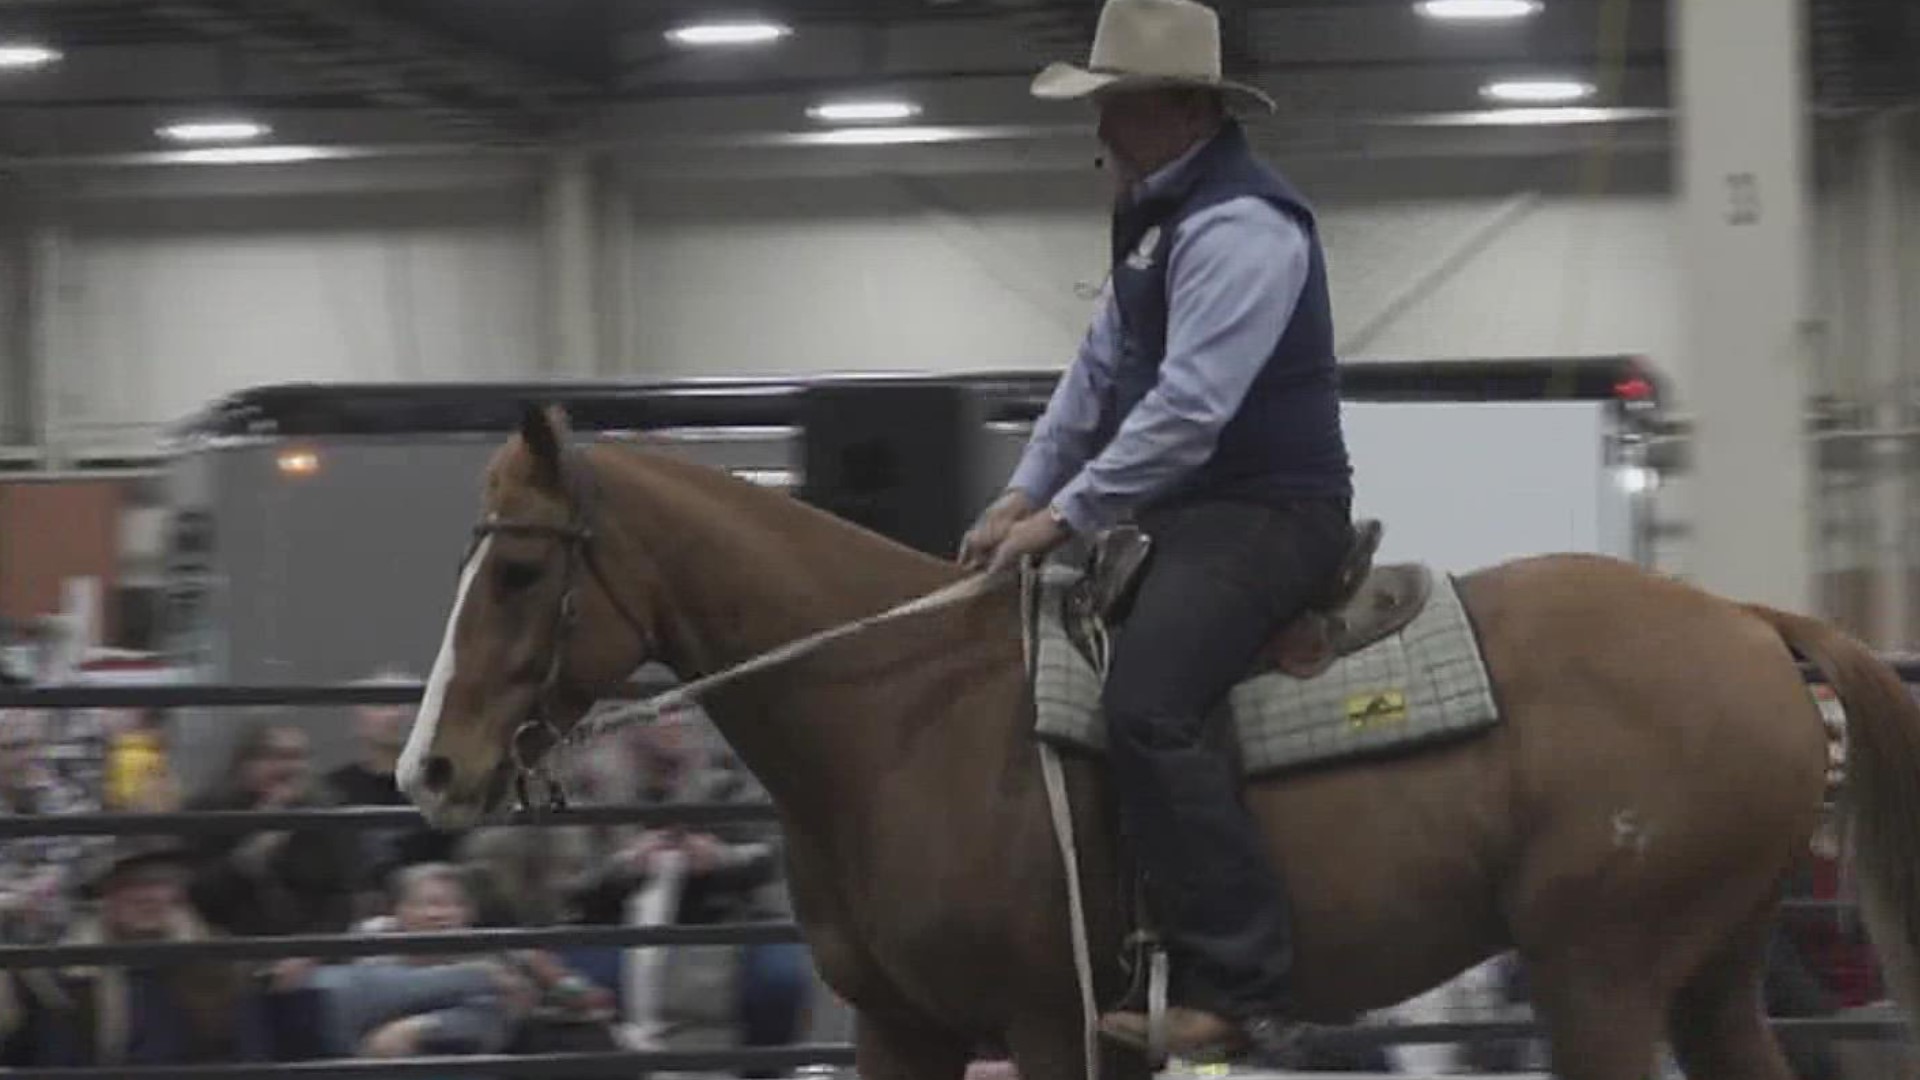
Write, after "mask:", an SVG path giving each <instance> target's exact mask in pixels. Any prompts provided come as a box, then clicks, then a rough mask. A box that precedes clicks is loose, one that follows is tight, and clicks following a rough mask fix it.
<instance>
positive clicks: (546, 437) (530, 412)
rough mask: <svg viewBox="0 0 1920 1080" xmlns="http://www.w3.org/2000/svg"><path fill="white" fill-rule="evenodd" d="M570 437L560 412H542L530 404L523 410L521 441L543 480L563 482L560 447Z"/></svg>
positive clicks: (538, 407) (546, 410) (521, 412)
mask: <svg viewBox="0 0 1920 1080" xmlns="http://www.w3.org/2000/svg"><path fill="white" fill-rule="evenodd" d="M565 433H566V416H565V414H564V413H562V412H560V411H559V409H558V408H551V409H542V408H541V407H540V406H538V405H535V404H534V403H533V402H531V401H529V402H526V403H525V404H523V405H521V406H520V438H521V441H523V442H525V443H526V444H527V452H528V453H529V454H530V455H532V457H533V463H534V466H535V468H536V470H537V471H538V472H539V474H540V476H541V478H542V479H543V480H546V481H548V482H558V481H559V479H560V446H561V440H562V439H563V438H564V436H565Z"/></svg>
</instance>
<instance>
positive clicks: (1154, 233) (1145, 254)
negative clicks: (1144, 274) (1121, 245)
mask: <svg viewBox="0 0 1920 1080" xmlns="http://www.w3.org/2000/svg"><path fill="white" fill-rule="evenodd" d="M1159 247H1160V226H1158V225H1155V226H1153V227H1152V228H1150V229H1148V230H1147V234H1146V235H1145V236H1142V237H1141V238H1140V244H1139V246H1138V247H1135V248H1134V249H1133V254H1131V255H1129V256H1127V265H1128V266H1130V267H1132V268H1133V269H1135V270H1147V269H1151V268H1152V267H1153V253H1154V252H1155V251H1156V250H1158V249H1159Z"/></svg>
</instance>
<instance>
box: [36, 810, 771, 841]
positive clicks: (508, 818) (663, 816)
mask: <svg viewBox="0 0 1920 1080" xmlns="http://www.w3.org/2000/svg"><path fill="white" fill-rule="evenodd" d="M772 820H774V809H773V805H772V804H771V803H767V802H738V803H694V802H687V803H664V804H656V805H638V804H635V805H609V806H578V807H572V806H570V807H568V808H566V809H565V810H517V811H514V812H512V813H511V814H502V815H501V816H500V818H499V819H498V820H491V819H490V820H488V821H487V822H486V823H485V824H486V825H487V826H489V827H492V826H498V825H537V826H561V825H737V824H743V823H747V822H765V821H772ZM426 823H427V822H426V818H424V817H422V816H421V815H420V811H418V810H416V809H414V808H413V807H410V806H328V807H314V808H310V809H300V810H180V811H175V812H173V813H164V814H130V813H119V812H113V813H107V812H82V813H72V814H48V815H44V816H0V840H16V839H20V838H22V837H41V836H234V835H242V834H246V833H254V832H276V831H281V830H289V829H339V830H342V831H354V830H361V829H412V828H421V827H424V826H425V825H426Z"/></svg>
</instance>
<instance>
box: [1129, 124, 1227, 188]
mask: <svg viewBox="0 0 1920 1080" xmlns="http://www.w3.org/2000/svg"><path fill="white" fill-rule="evenodd" d="M1220 134H1221V133H1220V131H1215V132H1214V133H1213V134H1211V135H1208V136H1207V137H1205V138H1202V139H1196V140H1194V143H1193V145H1192V146H1189V147H1187V148H1186V149H1185V150H1183V151H1181V152H1180V156H1179V157H1177V158H1174V159H1173V160H1172V161H1169V162H1167V163H1166V164H1165V165H1162V166H1160V167H1159V168H1158V169H1155V170H1154V171H1152V172H1151V173H1148V174H1147V176H1146V178H1145V179H1142V180H1139V181H1136V182H1135V183H1134V185H1133V199H1134V201H1135V202H1139V201H1141V200H1144V199H1150V198H1152V197H1153V196H1155V195H1163V194H1165V193H1166V191H1167V189H1168V188H1171V187H1172V186H1173V185H1174V184H1175V183H1176V182H1177V181H1178V180H1179V178H1180V174H1181V173H1183V172H1185V171H1186V168H1187V166H1189V165H1191V164H1193V159H1194V158H1197V157H1199V156H1200V151H1202V150H1205V149H1206V148H1207V146H1208V144H1210V143H1212V142H1213V140H1215V139H1217V138H1219V137H1220Z"/></svg>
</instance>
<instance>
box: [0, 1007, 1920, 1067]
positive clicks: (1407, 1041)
mask: <svg viewBox="0 0 1920 1080" xmlns="http://www.w3.org/2000/svg"><path fill="white" fill-rule="evenodd" d="M1771 1024H1772V1026H1773V1029H1774V1031H1775V1033H1776V1034H1778V1035H1779V1036H1780V1037H1781V1039H1782V1040H1783V1041H1785V1042H1789V1043H1794V1044H1800V1045H1806V1044H1809V1043H1822V1042H1835V1041H1843V1040H1875V1041H1878V1040H1885V1039H1890V1038H1898V1037H1899V1036H1900V1034H1901V1033H1902V1032H1903V1031H1904V1030H1905V1025H1903V1024H1901V1023H1900V1022H1899V1021H1896V1020H1890V1019H1888V1020H1881V1019H1849V1020H1823V1019H1791V1020H1774V1021H1771ZM1544 1037H1545V1035H1544V1032H1542V1031H1541V1029H1540V1028H1539V1027H1538V1026H1536V1025H1534V1024H1531V1023H1521V1022H1491V1023H1480V1022H1448V1023H1433V1024H1370V1025H1363V1026H1360V1027H1354V1028H1347V1029H1344V1030H1341V1031H1334V1032H1326V1033H1324V1034H1322V1035H1319V1036H1317V1037H1316V1038H1315V1039H1314V1040H1313V1042H1314V1045H1315V1046H1316V1047H1324V1048H1325V1049H1327V1050H1330V1051H1339V1050H1359V1049H1368V1048H1374V1047H1386V1046H1408V1045H1418V1044H1423V1043H1474V1042H1516V1041H1525V1040H1533V1039H1540V1038H1544ZM853 1063H854V1054H853V1047H851V1046H847V1045H844V1044H837V1043H818V1044H802V1045H796V1046H781V1047H754V1048H742V1049H730V1050H649V1051H633V1050H626V1051H606V1052H597V1053H562V1054H529V1055H525V1056H520V1057H514V1056H508V1055H501V1054H489V1055H472V1056H459V1057H455V1056H442V1057H418V1058H405V1059H401V1060H398V1061H367V1060H324V1061H295V1062H280V1063H272V1064H265V1063H263V1064H225V1065H192V1066H182V1065H167V1066H144V1067H138V1068H124V1067H121V1068H84V1069H8V1070H6V1073H5V1075H6V1076H7V1078H8V1080H199V1078H202V1077H206V1078H210V1080H281V1078H286V1077H341V1078H345V1077H353V1078H359V1080H384V1078H402V1077H436V1078H438V1077H448V1078H451V1077H456V1076H475V1077H479V1076H509V1077H528V1078H533V1077H552V1076H632V1075H634V1074H635V1073H648V1072H712V1071H720V1070H735V1069H739V1070H766V1071H784V1070H790V1069H795V1068H800V1067H804V1066H809V1065H827V1066H835V1067H840V1068H846V1067H850V1066H852V1065H853Z"/></svg>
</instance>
